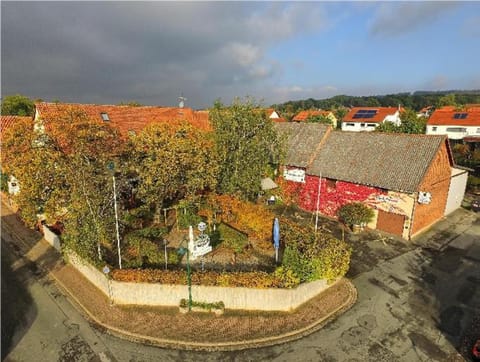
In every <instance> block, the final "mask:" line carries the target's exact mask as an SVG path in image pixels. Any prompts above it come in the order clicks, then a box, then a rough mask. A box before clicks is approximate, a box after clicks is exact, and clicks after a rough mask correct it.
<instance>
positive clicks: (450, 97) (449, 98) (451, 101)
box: [436, 93, 457, 108]
mask: <svg viewBox="0 0 480 362" xmlns="http://www.w3.org/2000/svg"><path fill="white" fill-rule="evenodd" d="M456 105H457V101H456V99H455V93H450V94H446V95H444V96H443V97H440V98H439V99H438V100H437V104H436V106H437V108H440V107H443V106H456Z"/></svg>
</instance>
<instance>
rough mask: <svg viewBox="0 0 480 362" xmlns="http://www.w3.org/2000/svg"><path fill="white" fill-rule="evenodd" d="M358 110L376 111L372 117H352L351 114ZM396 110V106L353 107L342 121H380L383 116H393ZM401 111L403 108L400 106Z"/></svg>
mask: <svg viewBox="0 0 480 362" xmlns="http://www.w3.org/2000/svg"><path fill="white" fill-rule="evenodd" d="M360 110H375V111H377V113H375V115H374V116H373V117H372V118H353V116H354V115H355V114H356V113H357V112H358V111H360ZM397 111H398V107H353V108H352V109H351V110H350V112H348V113H347V114H346V115H345V117H344V118H343V122H362V123H364V122H367V123H381V122H383V121H384V119H385V117H387V116H393V115H394V114H395V112H397ZM400 111H403V108H400Z"/></svg>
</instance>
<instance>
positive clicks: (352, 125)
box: [347, 123, 355, 127]
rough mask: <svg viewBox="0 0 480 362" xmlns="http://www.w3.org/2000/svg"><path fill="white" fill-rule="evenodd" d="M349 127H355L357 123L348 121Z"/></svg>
mask: <svg viewBox="0 0 480 362" xmlns="http://www.w3.org/2000/svg"><path fill="white" fill-rule="evenodd" d="M347 127H355V123H347Z"/></svg>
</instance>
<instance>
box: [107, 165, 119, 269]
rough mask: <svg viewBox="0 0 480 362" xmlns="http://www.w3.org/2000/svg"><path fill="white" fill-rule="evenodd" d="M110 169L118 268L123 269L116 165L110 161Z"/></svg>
mask: <svg viewBox="0 0 480 362" xmlns="http://www.w3.org/2000/svg"><path fill="white" fill-rule="evenodd" d="M107 167H108V169H109V170H110V172H111V173H112V182H113V206H114V209H115V229H116V232H117V252H118V266H119V268H120V269H122V255H121V254H120V231H119V228H118V209H117V191H116V185H115V163H114V162H113V161H110V162H109V163H108V164H107Z"/></svg>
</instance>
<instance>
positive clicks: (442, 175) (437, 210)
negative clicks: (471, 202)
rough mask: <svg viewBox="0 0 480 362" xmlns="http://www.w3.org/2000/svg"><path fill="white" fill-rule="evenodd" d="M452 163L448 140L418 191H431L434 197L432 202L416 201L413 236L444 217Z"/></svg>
mask: <svg viewBox="0 0 480 362" xmlns="http://www.w3.org/2000/svg"><path fill="white" fill-rule="evenodd" d="M450 176H451V165H450V159H449V156H448V151H447V144H446V142H445V143H443V144H442V147H441V148H440V149H439V151H438V152H437V155H436V156H435V159H434V160H433V162H432V163H431V164H430V167H429V169H428V171H427V173H426V175H425V178H424V179H423V181H422V182H421V184H420V188H419V190H418V191H423V192H430V194H431V195H432V199H431V202H430V204H427V205H425V204H419V203H418V198H417V200H416V202H415V211H414V214H413V227H412V231H411V233H412V234H411V236H413V235H415V234H417V233H418V232H420V231H421V230H423V229H425V228H426V227H428V226H430V225H431V224H433V223H434V222H435V221H437V220H439V219H440V218H442V217H443V215H444V212H445V206H446V203H447V197H448V189H449V186H450Z"/></svg>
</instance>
